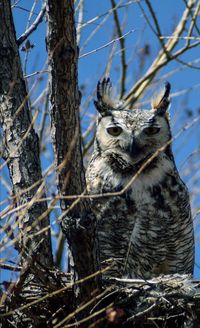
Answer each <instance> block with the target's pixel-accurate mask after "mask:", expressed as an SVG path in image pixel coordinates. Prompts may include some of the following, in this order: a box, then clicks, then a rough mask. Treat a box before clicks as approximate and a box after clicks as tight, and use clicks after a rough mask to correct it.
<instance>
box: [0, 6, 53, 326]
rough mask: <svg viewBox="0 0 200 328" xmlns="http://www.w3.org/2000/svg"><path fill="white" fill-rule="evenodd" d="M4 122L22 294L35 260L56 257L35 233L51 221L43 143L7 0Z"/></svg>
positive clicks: (46, 239) (0, 55)
mask: <svg viewBox="0 0 200 328" xmlns="http://www.w3.org/2000/svg"><path fill="white" fill-rule="evenodd" d="M0 120H1V125H2V129H3V133H4V136H3V154H2V157H3V158H4V159H5V161H6V164H7V166H8V169H9V173H10V178H11V181H12V185H13V207H17V206H21V205H23V204H27V206H26V207H24V208H22V209H21V210H19V211H18V212H17V223H18V228H19V234H18V236H17V238H16V243H15V244H17V245H18V250H19V252H20V256H21V266H22V272H21V277H22V276H24V271H26V272H29V273H27V274H26V279H25V277H23V279H24V281H25V280H26V281H27V284H28V286H26V287H25V284H24V283H22V284H21V287H20V288H19V290H18V293H22V294H23V293H24V292H25V289H26V291H27V288H28V289H30V283H31V281H35V278H36V276H37V269H36V265H35V259H36V260H37V263H41V264H42V265H44V266H45V267H51V266H52V264H53V258H52V248H51V238H50V230H49V229H48V230H47V231H45V232H44V233H41V234H39V235H38V234H37V233H38V232H39V231H41V230H42V228H44V227H47V226H48V225H49V218H48V215H43V214H44V213H45V211H46V210H47V203H46V202H42V203H36V202H34V200H35V199H36V198H37V197H38V198H39V197H41V196H43V197H45V191H44V186H43V184H42V182H43V180H42V173H41V167H40V156H39V142H38V136H37V134H36V133H35V131H34V128H33V125H34V120H33V119H32V116H31V113H30V109H29V106H28V95H27V91H26V87H25V82H24V80H23V74H22V69H21V63H20V58H19V53H18V47H17V43H16V35H15V28H14V24H13V19H12V13H11V7H10V1H9V0H0ZM42 215H43V219H42V220H40V218H41V217H42ZM29 237H30V238H29ZM29 269H30V270H29ZM24 287H25V289H24ZM22 294H21V295H22ZM26 320H27V319H26ZM30 321H31V320H29V322H30ZM27 324H28V323H27ZM19 326H20V324H19ZM16 327H17V324H16ZM21 327H22V323H21Z"/></svg>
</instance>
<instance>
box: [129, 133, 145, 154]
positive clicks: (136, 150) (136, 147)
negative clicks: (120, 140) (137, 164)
mask: <svg viewBox="0 0 200 328" xmlns="http://www.w3.org/2000/svg"><path fill="white" fill-rule="evenodd" d="M141 150H142V149H141V147H140V146H139V145H138V143H137V141H136V140H135V137H133V139H132V143H131V146H130V155H131V157H133V158H134V157H136V156H138V155H140V153H141Z"/></svg>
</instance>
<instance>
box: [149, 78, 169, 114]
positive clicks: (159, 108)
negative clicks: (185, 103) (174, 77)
mask: <svg viewBox="0 0 200 328" xmlns="http://www.w3.org/2000/svg"><path fill="white" fill-rule="evenodd" d="M170 90H171V85H170V83H169V82H166V83H165V88H164V89H162V90H161V92H159V93H158V94H156V96H155V97H153V99H152V101H151V107H152V111H153V112H155V113H156V114H157V115H163V114H165V113H166V111H167V109H168V107H169V104H170Z"/></svg>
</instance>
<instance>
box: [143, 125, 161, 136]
mask: <svg viewBox="0 0 200 328" xmlns="http://www.w3.org/2000/svg"><path fill="white" fill-rule="evenodd" d="M159 131H160V128H158V127H155V126H149V127H148V128H145V129H144V133H145V134H147V135H153V134H156V133H158V132H159Z"/></svg>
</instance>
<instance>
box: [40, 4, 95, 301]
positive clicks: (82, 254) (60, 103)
mask: <svg viewBox="0 0 200 328" xmlns="http://www.w3.org/2000/svg"><path fill="white" fill-rule="evenodd" d="M46 11H47V18H48V34H47V49H48V58H49V72H50V100H51V105H52V107H51V120H52V135H53V143H54V150H55V158H56V166H57V167H59V169H58V170H57V175H58V187H59V192H60V194H61V195H63V196H66V195H78V194H81V193H83V192H85V190H86V183H85V177H84V168H83V159H82V151H81V141H80V119H79V104H80V93H79V90H78V75H77V65H78V49H77V44H76V30H75V22H74V1H73V0H69V1H64V0H62V1H59V2H58V1H56V0H47V2H46ZM61 207H62V210H63V211H65V210H66V209H67V208H68V209H69V210H68V216H65V218H64V219H63V222H62V227H63V230H64V232H65V234H66V236H67V239H68V243H69V247H70V251H71V254H72V257H73V266H74V273H75V278H76V279H82V278H85V277H87V276H89V275H90V274H92V273H94V272H95V271H96V270H97V257H96V249H95V242H94V233H95V218H94V217H93V215H92V214H91V211H90V203H89V200H88V199H79V200H78V201H75V202H74V203H73V202H72V201H69V200H65V201H63V202H62V203H61ZM71 266H72V261H71ZM94 289H98V286H97V281H93V283H92V282H91V281H90V283H89V284H87V286H86V283H85V284H83V285H80V290H79V291H80V293H79V296H80V295H81V296H80V297H81V298H87V297H90V295H91V293H92V292H93V291H94Z"/></svg>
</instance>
